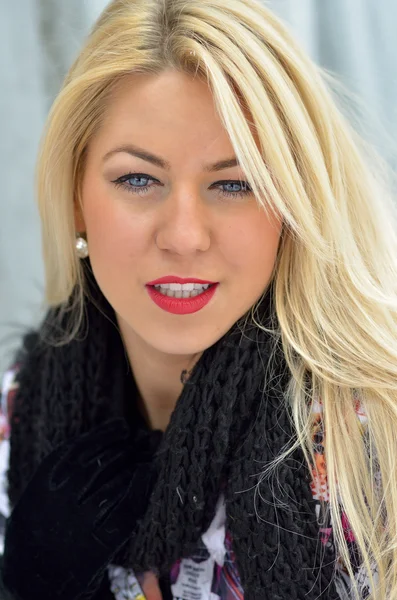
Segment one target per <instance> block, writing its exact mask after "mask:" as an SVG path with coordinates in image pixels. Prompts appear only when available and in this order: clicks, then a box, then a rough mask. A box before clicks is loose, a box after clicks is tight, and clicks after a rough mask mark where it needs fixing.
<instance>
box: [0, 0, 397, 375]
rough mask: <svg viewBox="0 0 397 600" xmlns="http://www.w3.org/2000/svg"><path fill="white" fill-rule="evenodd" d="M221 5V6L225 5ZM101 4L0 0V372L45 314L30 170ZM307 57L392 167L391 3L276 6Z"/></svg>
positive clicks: (280, 0)
mask: <svg viewBox="0 0 397 600" xmlns="http://www.w3.org/2000/svg"><path fill="white" fill-rule="evenodd" d="M225 2H227V0H225ZM105 4H106V2H105V1H104V0H18V1H17V2H16V1H14V2H9V1H8V0H1V1H0V86H1V88H0V89H1V93H0V132H1V136H0V140H1V142H0V175H1V184H2V185H1V188H2V190H1V200H0V202H1V208H2V210H1V219H0V372H1V371H2V370H3V369H4V368H5V367H6V366H7V365H8V363H9V361H10V360H11V358H12V353H13V350H14V349H15V348H16V347H17V346H18V344H19V341H20V336H21V335H22V333H23V332H24V331H25V329H26V328H27V327H28V326H29V325H30V324H33V323H35V322H37V320H38V319H39V317H40V315H41V311H42V309H43V267H42V259H41V247H40V230H39V222H38V216H37V212H36V207H35V203H34V188H33V182H34V163H35V156H36V150H37V145H38V141H39V136H40V132H41V129H42V126H43V123H44V119H45V116H46V114H47V112H48V109H49V107H50V105H51V102H52V100H53V98H54V96H55V94H56V93H57V90H58V89H59V86H60V84H61V81H62V78H63V76H64V74H65V72H66V70H67V68H68V66H69V64H70V63H71V61H72V60H73V58H74V56H75V55H76V53H77V51H78V48H79V45H80V43H81V40H82V39H83V37H84V35H85V34H86V33H87V31H88V28H89V27H90V25H91V24H92V22H93V20H94V19H95V18H96V17H97V16H98V14H99V12H100V11H101V9H102V8H103V7H104V6H105ZM267 4H269V6H271V7H273V8H274V9H275V10H276V11H277V12H278V13H279V14H280V15H281V16H283V17H284V18H285V19H286V20H287V21H288V22H289V23H290V25H291V27H292V29H293V30H294V31H295V33H296V35H297V36H298V38H300V40H301V41H302V42H303V44H304V46H305V47H306V48H307V50H308V51H309V53H310V54H311V55H312V57H313V58H314V59H315V60H316V61H317V62H318V63H320V64H321V65H322V66H324V67H326V68H327V69H330V70H331V71H333V72H335V73H337V74H338V76H339V77H340V79H341V81H342V82H343V83H344V84H345V86H346V87H347V88H348V89H349V90H351V91H352V92H354V93H355V95H356V97H357V99H358V101H359V102H362V103H363V105H364V106H366V108H367V112H368V114H367V115H366V117H365V118H364V119H363V120H362V131H363V133H364V134H365V135H367V136H368V138H369V139H370V140H371V141H372V142H374V143H375V144H376V145H377V147H378V149H379V150H380V151H381V153H382V154H383V155H384V156H386V158H387V159H388V160H390V161H391V162H393V161H394V160H395V154H394V150H393V145H392V140H394V139H396V137H397V109H396V107H397V102H396V101H397V75H396V73H397V44H396V31H397V2H396V0H273V1H270V2H268V3H267Z"/></svg>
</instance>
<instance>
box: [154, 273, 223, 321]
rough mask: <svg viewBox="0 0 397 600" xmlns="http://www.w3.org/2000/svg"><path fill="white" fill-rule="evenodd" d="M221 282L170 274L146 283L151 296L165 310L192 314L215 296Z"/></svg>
mask: <svg viewBox="0 0 397 600" xmlns="http://www.w3.org/2000/svg"><path fill="white" fill-rule="evenodd" d="M218 285H219V283H216V282H211V281H204V280H201V279H193V278H189V279H182V278H180V277H175V276H169V277H163V278H161V279H157V280H155V281H151V282H149V283H147V284H146V288H147V290H148V292H149V296H150V298H151V299H152V300H153V302H155V304H157V306H159V307H160V308H162V309H163V310H165V311H167V312H171V313H174V314H191V313H194V312H197V311H199V310H201V309H202V308H204V306H206V305H207V304H208V303H209V301H210V300H211V299H212V298H213V296H214V294H215V292H216V289H217V287H218Z"/></svg>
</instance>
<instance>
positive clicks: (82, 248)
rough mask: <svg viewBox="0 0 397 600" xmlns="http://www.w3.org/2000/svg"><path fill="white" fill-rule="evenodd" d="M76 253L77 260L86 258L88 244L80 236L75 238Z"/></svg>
mask: <svg viewBox="0 0 397 600" xmlns="http://www.w3.org/2000/svg"><path fill="white" fill-rule="evenodd" d="M76 252H77V256H78V257H79V258H87V256H88V244H87V240H85V239H84V238H83V237H81V236H80V235H79V236H78V237H77V238H76Z"/></svg>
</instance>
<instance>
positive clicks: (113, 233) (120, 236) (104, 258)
mask: <svg viewBox="0 0 397 600" xmlns="http://www.w3.org/2000/svg"><path fill="white" fill-rule="evenodd" d="M84 219H85V224H86V230H87V239H88V244H89V250H90V256H91V262H92V263H96V264H98V263H101V264H106V265H108V264H109V263H112V267H113V268H116V269H117V265H122V264H123V263H128V262H130V261H131V259H134V258H136V257H137V256H140V255H141V254H142V252H143V251H144V248H145V237H146V236H145V235H144V231H145V230H146V229H145V227H144V224H143V223H141V222H140V220H139V219H137V216H136V215H135V214H132V211H131V210H128V205H127V204H121V203H116V202H112V198H111V197H109V194H105V193H104V192H103V191H102V193H101V191H100V190H99V193H97V194H95V193H91V192H90V193H89V194H86V195H85V197H84Z"/></svg>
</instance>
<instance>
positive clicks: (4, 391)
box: [0, 365, 19, 552]
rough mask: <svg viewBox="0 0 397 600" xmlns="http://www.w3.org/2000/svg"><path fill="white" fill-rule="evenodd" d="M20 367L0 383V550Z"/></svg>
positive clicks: (2, 539)
mask: <svg viewBox="0 0 397 600" xmlns="http://www.w3.org/2000/svg"><path fill="white" fill-rule="evenodd" d="M18 370H19V367H18V365H14V366H13V367H12V368H10V369H8V370H7V371H6V372H5V373H4V375H3V377H2V380H1V385H0V552H2V550H3V542H4V528H5V520H6V518H7V517H8V515H9V513H10V504H9V499H8V493H7V472H8V464H9V454H10V441H9V437H10V417H11V414H12V407H13V402H14V397H15V394H16V392H17V389H18V383H17V374H18Z"/></svg>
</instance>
